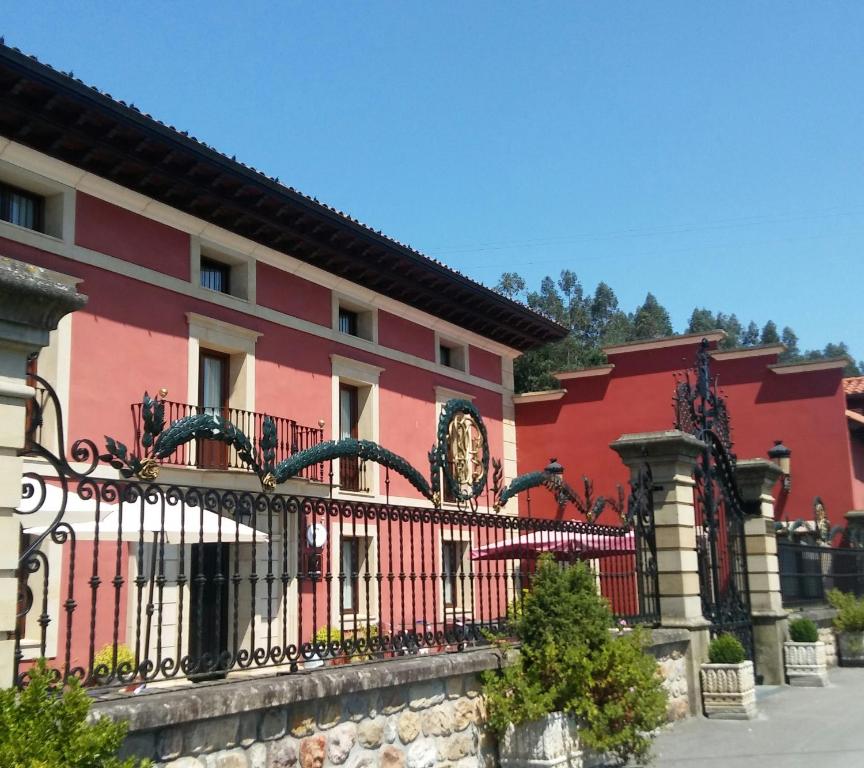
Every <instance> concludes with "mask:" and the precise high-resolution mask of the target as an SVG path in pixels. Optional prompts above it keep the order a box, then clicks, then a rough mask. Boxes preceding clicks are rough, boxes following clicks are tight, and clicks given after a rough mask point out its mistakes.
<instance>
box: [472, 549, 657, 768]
mask: <svg viewBox="0 0 864 768" xmlns="http://www.w3.org/2000/svg"><path fill="white" fill-rule="evenodd" d="M520 603H521V605H520V611H519V612H518V614H516V612H514V615H513V616H512V618H511V621H512V627H511V629H512V630H513V633H514V634H515V635H516V637H517V638H518V639H519V640H520V641H521V646H520V648H519V651H518V655H517V654H516V653H515V652H510V651H508V654H509V658H508V662H510V663H507V664H504V665H503V669H501V670H500V671H497V672H487V673H485V674H484V676H483V682H484V693H485V695H486V699H487V707H488V713H489V724H490V726H491V727H492V728H493V729H494V730H495V731H497V732H498V734H499V745H498V752H499V760H500V765H501V766H502V768H507V767H508V766H511V767H514V768H515V766H523V765H548V766H553V765H555V766H574V767H575V766H581V765H583V764H587V763H586V762H585V761H584V760H583V750H585V749H587V750H590V751H591V752H593V753H597V754H604V753H605V754H611V755H614V756H615V757H616V758H618V759H619V760H621V761H622V762H624V761H626V760H627V759H629V758H631V757H635V758H637V759H642V758H644V757H645V756H646V755H647V753H648V751H649V748H650V744H651V737H650V733H651V731H653V730H655V729H656V728H658V727H659V726H660V725H661V724H662V723H663V722H664V721H665V719H666V693H665V691H664V690H663V687H662V681H661V678H660V675H659V674H658V670H657V663H656V661H655V660H654V659H653V658H652V657H650V656H649V655H647V654H646V653H645V652H644V641H643V637H642V633H641V632H639V631H634V632H632V633H628V634H626V635H618V634H616V633H613V632H612V631H611V629H612V627H613V620H612V615H611V612H610V610H609V606H608V604H607V603H606V601H605V600H604V599H603V598H602V597H601V596H600V595H599V594H598V593H597V587H596V583H595V579H594V576H593V574H592V573H591V571H590V570H589V569H588V568H587V567H586V566H585V565H584V564H583V563H575V564H574V565H570V566H562V565H560V564H559V563H556V562H555V561H554V560H553V559H552V558H551V556H548V555H544V556H543V557H541V558H540V559H539V561H538V564H537V569H536V571H535V573H534V574H533V575H532V585H531V589H530V590H529V591H528V592H527V593H525V594H524V596H523V599H522V600H521V601H520ZM499 643H500V647H501V648H509V646H508V645H507V643H506V642H505V641H504V640H503V639H499Z"/></svg>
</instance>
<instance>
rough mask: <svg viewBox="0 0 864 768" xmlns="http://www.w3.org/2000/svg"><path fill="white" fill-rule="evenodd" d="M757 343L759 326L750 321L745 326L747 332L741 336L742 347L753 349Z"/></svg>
mask: <svg viewBox="0 0 864 768" xmlns="http://www.w3.org/2000/svg"><path fill="white" fill-rule="evenodd" d="M758 343H759V326H758V325H756V323H754V322H753V321H752V320H751V321H750V323H749V324H748V325H747V330H746V331H744V334H743V335H742V336H741V346H742V347H755V346H756V345H757V344H758Z"/></svg>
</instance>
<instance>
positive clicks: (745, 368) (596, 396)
mask: <svg viewBox="0 0 864 768" xmlns="http://www.w3.org/2000/svg"><path fill="white" fill-rule="evenodd" d="M696 348H697V347H696V344H693V345H686V346H678V347H670V348H666V349H659V350H650V351H644V352H630V353H625V354H615V355H610V356H609V362H610V363H613V364H614V365H615V368H614V370H613V371H612V373H611V374H610V375H606V376H597V377H591V378H583V379H573V380H569V381H564V382H562V385H561V386H562V388H566V389H567V394H566V395H565V396H564V397H563V398H562V399H561V400H558V401H552V402H545V403H526V404H519V405H517V406H516V423H517V441H518V446H519V471H520V472H527V471H530V470H532V469H537V468H539V467H542V466H544V465H545V463H546V462H547V461H548V460H549V457H550V456H556V457H557V458H558V460H559V461H560V462H561V463H562V464H563V465H564V467H565V471H566V477H567V478H568V479H569V481H570V483H571V484H572V485H574V486H576V487H581V477H582V476H583V475H587V476H589V477H590V478H592V479H593V480H594V484H595V491H596V492H597V493H611V492H612V490H613V489H614V486H615V483H625V482H626V480H627V472H626V469H625V468H624V466H623V465H622V464H621V461H620V459H619V458H618V455H617V454H616V453H614V452H613V451H612V450H610V449H609V448H608V445H609V443H611V442H613V441H614V440H615V439H617V438H618V437H620V436H621V435H622V434H625V433H632V432H651V431H656V430H663V429H670V428H672V426H673V424H674V412H673V407H672V398H673V394H674V377H673V374H674V373H675V372H676V371H680V370H682V369H684V368H685V367H687V366H688V365H692V361H693V360H694V358H695V354H696ZM774 362H776V357H772V356H767V357H766V356H762V357H757V358H747V359H739V360H715V361H713V363H712V370H713V371H714V374H715V375H716V376H717V380H718V382H719V384H720V387H721V390H722V391H723V392H724V393H725V395H726V396H727V399H728V405H729V411H730V414H731V417H732V429H733V439H734V441H735V445H734V450H735V452H736V453H737V455H738V457H739V458H742V459H745V458H757V457H763V458H765V457H766V455H767V451H768V450H769V449H770V448H771V447H772V445H773V441H774V440H775V439H782V440H783V442H784V443H785V444H786V445H787V446H789V448H790V449H791V450H792V490H791V492H790V493H789V494H788V495H786V494H783V493H781V492H780V487H779V484H778V485H777V486H776V487H775V491H776V493H777V494H778V503H777V514H778V517H779V516H781V515H783V514H786V515H788V516H789V517H790V518H798V517H803V518H805V519H811V518H812V503H813V498H814V497H815V496H816V495H819V496H821V497H822V499H823V501H824V503H825V506H826V508H827V510H828V514H829V517H830V518H831V520H832V522H834V523H837V524H840V523H842V522H843V515H844V514H845V513H846V512H847V511H848V510H849V509H852V508H853V498H852V489H851V484H850V480H849V477H850V458H849V445H848V435H847V427H846V420H845V416H844V408H845V406H844V395H843V391H842V386H841V380H842V371H841V370H828V371H815V372H808V373H797V374H788V375H782V376H781V375H778V374H776V373H773V372H772V371H770V370H769V369H768V367H767V366H768V365H769V364H771V363H774ZM532 501H533V502H534V510H533V511H534V513H535V514H538V513H542V514H546V515H551V514H553V513H554V511H555V508H554V504H553V502H552V500H551V498H549V497H547V495H546V494H540V493H538V494H535V495H534V496H533V497H532ZM607 514H608V513H607Z"/></svg>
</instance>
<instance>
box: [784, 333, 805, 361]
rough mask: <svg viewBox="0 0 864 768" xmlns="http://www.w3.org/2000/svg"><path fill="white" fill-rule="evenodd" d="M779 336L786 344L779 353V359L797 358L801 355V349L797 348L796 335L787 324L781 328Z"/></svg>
mask: <svg viewBox="0 0 864 768" xmlns="http://www.w3.org/2000/svg"><path fill="white" fill-rule="evenodd" d="M780 338H781V341H782V342H783V344H784V345H785V346H786V351H785V352H783V354H781V355H780V359H781V360H783V361H784V362H785V361H787V360H797V359H799V358H800V357H801V350H800V349H798V336H797V335H796V334H795V331H793V330H792V329H791V328H790V327H789V326H788V325H787V326H786V327H785V328H784V329H783V335H782V336H781V337H780Z"/></svg>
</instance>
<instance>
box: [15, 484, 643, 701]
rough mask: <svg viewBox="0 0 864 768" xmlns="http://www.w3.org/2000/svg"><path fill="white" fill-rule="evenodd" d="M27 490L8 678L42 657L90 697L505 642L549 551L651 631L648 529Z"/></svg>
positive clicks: (156, 487)
mask: <svg viewBox="0 0 864 768" xmlns="http://www.w3.org/2000/svg"><path fill="white" fill-rule="evenodd" d="M25 482H26V485H25V493H24V496H25V498H24V499H23V502H22V505H21V507H20V510H19V512H20V521H21V525H22V531H23V533H22V547H23V551H24V556H23V557H22V560H21V562H22V567H21V569H20V571H19V594H20V598H19V617H18V625H17V630H16V637H15V652H16V659H17V664H18V673H19V675H20V674H21V673H23V672H24V671H26V669H27V668H28V667H29V665H30V664H32V663H33V660H35V659H36V658H39V657H45V658H47V659H49V664H50V665H51V666H53V667H55V668H56V669H57V670H59V672H60V673H61V674H63V675H65V676H75V677H78V678H80V679H82V680H83V681H84V682H85V684H87V685H90V686H105V685H115V686H116V685H121V684H124V685H139V684H141V683H142V682H148V681H155V680H170V679H179V678H191V679H193V680H197V679H206V678H208V677H212V676H217V675H220V676H221V675H226V674H233V673H235V672H238V671H242V670H247V669H253V668H254V669H258V668H267V667H272V668H281V669H283V670H285V671H296V670H300V669H312V668H315V667H319V666H323V665H325V664H341V663H349V662H358V661H362V660H366V659H372V658H376V659H387V658H391V657H395V656H400V655H404V654H425V653H434V652H437V651H444V650H456V649H461V648H463V647H465V646H467V645H473V644H477V643H482V642H486V641H487V640H486V638H487V637H488V633H487V630H489V631H492V632H496V633H503V634H506V633H507V632H508V629H509V627H510V625H511V621H512V618H513V617H514V616H515V615H516V614H517V612H518V611H519V606H520V603H521V600H522V599H523V595H524V594H525V592H524V591H525V590H526V589H530V585H531V575H532V572H533V570H534V567H535V563H536V560H537V557H538V556H539V555H541V554H542V553H546V552H548V553H551V554H552V556H554V557H555V558H556V559H558V560H559V561H560V562H571V561H574V560H583V561H585V562H587V563H588V564H589V566H590V567H591V569H592V570H593V572H594V574H595V576H596V581H597V588H598V590H599V591H600V592H601V593H602V594H603V595H605V596H606V597H607V598H608V600H609V602H610V604H611V606H612V608H613V611H614V613H615V615H616V617H618V618H619V619H621V620H624V621H627V622H628V623H655V622H657V621H658V620H659V611H658V596H657V581H656V567H655V566H654V563H655V558H654V545H653V540H652V538H651V537H650V536H649V535H648V534H649V532H650V533H653V527H652V528H651V529H650V531H649V529H648V528H646V527H645V526H644V525H643V524H642V523H644V522H645V521H644V520H642V521H641V523H639V524H635V523H632V522H631V524H630V525H614V526H613V525H598V524H588V523H581V522H571V521H566V522H562V521H555V520H540V519H532V518H530V517H518V516H514V515H510V514H506V513H504V512H491V511H490V512H483V511H479V510H478V511H471V510H468V511H459V510H455V509H454V510H446V509H444V510H442V509H432V508H420V507H409V506H397V505H389V504H379V503H359V502H349V501H344V500H335V499H329V498H317V497H309V496H293V495H285V494H280V493H264V492H260V493H259V492H240V491H233V490H213V489H206V488H196V487H178V486H168V485H163V484H157V483H152V484H147V483H138V482H127V481H122V480H105V479H97V478H92V477H90V478H87V479H76V480H74V481H69V491H68V494H67V493H66V492H64V490H63V485H64V482H63V481H61V480H58V479H56V478H49V479H44V478H40V477H37V476H36V475H32V474H31V475H27V478H26V481H25ZM616 519H617V518H616ZM637 522H638V520H637ZM652 525H653V524H652Z"/></svg>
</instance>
